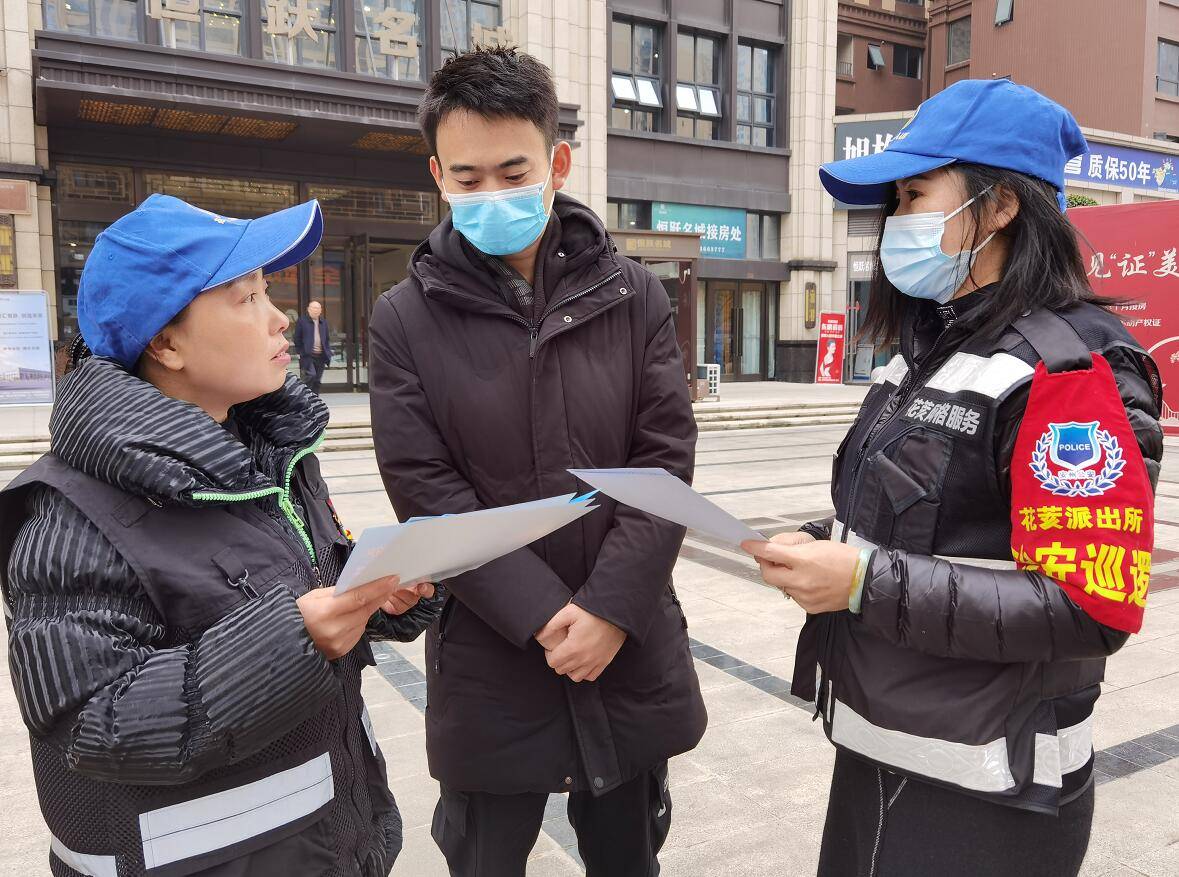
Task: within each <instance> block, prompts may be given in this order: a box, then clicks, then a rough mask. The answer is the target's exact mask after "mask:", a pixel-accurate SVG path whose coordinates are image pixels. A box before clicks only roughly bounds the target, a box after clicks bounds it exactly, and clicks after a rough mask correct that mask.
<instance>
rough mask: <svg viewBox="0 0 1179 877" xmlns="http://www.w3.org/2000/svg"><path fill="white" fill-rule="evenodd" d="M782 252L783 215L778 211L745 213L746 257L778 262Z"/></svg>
mask: <svg viewBox="0 0 1179 877" xmlns="http://www.w3.org/2000/svg"><path fill="white" fill-rule="evenodd" d="M781 252H782V225H781V217H780V216H779V215H778V214H777V213H754V212H753V211H752V210H751V211H749V212H747V213H746V214H745V258H746V259H768V260H770V261H774V262H776V261H777V260H778V259H779V258H781Z"/></svg>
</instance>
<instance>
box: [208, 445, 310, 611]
mask: <svg viewBox="0 0 1179 877" xmlns="http://www.w3.org/2000/svg"><path fill="white" fill-rule="evenodd" d="M323 440H324V433H320V434H319V437H318V438H317V439H316V440H315V441H314V442H312V443H311V444H310V445H308V446H307V447H305V448H302V449H301V450H299V451H296V452H295V454H294V455H293V456H292V457H291V459H290V461H289V462H288V463H287V466H286V471H285V472H284V473H283V482H282V486H281V487H279V486H277V485H275V486H274V487H261V488H258V489H257V490H243V491H224V490H198V491H194V492H193V493H192V494H190V496H191V497H192V498H193V499H195V500H197V501H199V502H257V501H258V500H260V499H265V498H266V497H268V496H274V497H277V498H278V507H279V509H280V510H281V511H282V513H283V516H284V517H285V518H286V520H287V523H288V524H290V526H291V528H292V529H293V530H294V531H295V533H296V534H297V535H298V537H299V539H300V540H301V541H302V543H303V548H304V549H305V550H306V551H307V555H308V556H309V557H310V560H311V572H312V574H313V575H314V577H315V585H316V586H317V587H318V586H319V584H320V570H319V560H318V559H317V558H316V556H315V546H314V545H313V544H312V542H311V536H310V535H309V534H308V532H307V527H306V526H305V525H304V524H303V522H302V521H301V520H300V519H299V514H298V512H297V511H295V504H294V503H293V502H292V501H291V478H292V476H293V475H294V472H295V466H297V465H298V464H299V461H300V460H302V459H303V458H304V457H306V456H307V455H308V454H314V453H315V452H316V451H317V450H319V448H320V447H321V446H322V445H323ZM251 590H252V589H251Z"/></svg>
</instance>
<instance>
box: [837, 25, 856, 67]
mask: <svg viewBox="0 0 1179 877" xmlns="http://www.w3.org/2000/svg"><path fill="white" fill-rule="evenodd" d="M835 72H836V74H837V75H839V76H855V75H856V38H855V37H853V36H852V35H851V34H846V33H841V34H839V36H838V38H837V40H836V45H835Z"/></svg>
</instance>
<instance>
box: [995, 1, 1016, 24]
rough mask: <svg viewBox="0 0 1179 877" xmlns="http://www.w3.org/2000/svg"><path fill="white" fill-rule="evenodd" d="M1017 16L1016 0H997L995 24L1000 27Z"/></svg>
mask: <svg viewBox="0 0 1179 877" xmlns="http://www.w3.org/2000/svg"><path fill="white" fill-rule="evenodd" d="M1013 18H1015V0H995V26H996V27H1000V26H1002V25H1004V24H1007V23H1008V22H1009V21H1011V20H1012V19H1013Z"/></svg>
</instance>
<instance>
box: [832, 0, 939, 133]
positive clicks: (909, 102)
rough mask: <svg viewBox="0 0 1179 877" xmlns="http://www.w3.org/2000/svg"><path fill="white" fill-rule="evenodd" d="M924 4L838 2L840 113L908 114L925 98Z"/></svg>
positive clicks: (915, 0) (913, 0) (907, 0)
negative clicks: (901, 111) (902, 111)
mask: <svg viewBox="0 0 1179 877" xmlns="http://www.w3.org/2000/svg"><path fill="white" fill-rule="evenodd" d="M925 15H926V6H925V0H839V36H838V45H837V49H836V55H837V57H836V62H835V63H836V69H835V114H836V115H837V116H839V115H850V114H864V113H887V112H892V111H895V110H909V109H912V108H913V107H915V106H917V104H919V103H921V99H922V96H923V95H924V94H925V83H926V80H927V76H926V69H925V68H926V58H925V36H926V24H925Z"/></svg>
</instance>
